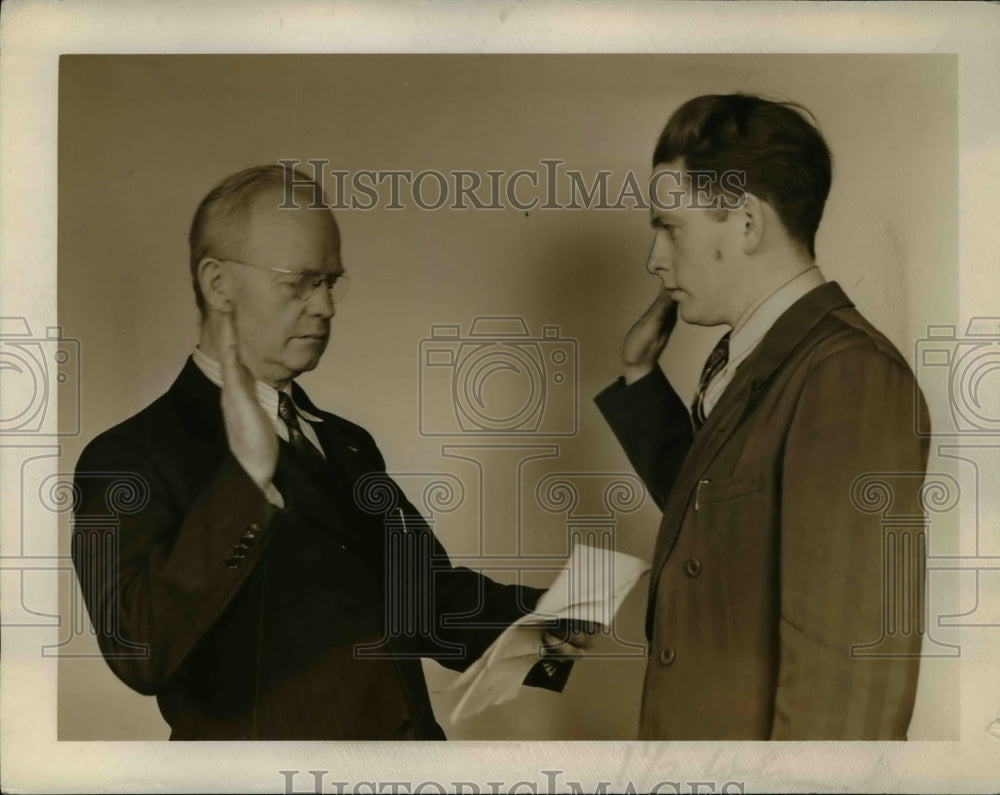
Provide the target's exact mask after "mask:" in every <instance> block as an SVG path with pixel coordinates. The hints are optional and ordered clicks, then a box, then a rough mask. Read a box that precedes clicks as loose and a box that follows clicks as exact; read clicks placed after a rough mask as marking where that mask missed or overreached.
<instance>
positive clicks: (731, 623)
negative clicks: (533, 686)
mask: <svg viewBox="0 0 1000 795" xmlns="http://www.w3.org/2000/svg"><path fill="white" fill-rule="evenodd" d="M597 405H598V406H599V407H600V409H601V411H602V412H603V414H604V416H605V417H606V419H607V420H608V422H609V423H610V425H611V427H612V429H613V430H614V432H615V434H616V435H617V437H618V439H619V440H620V442H621V443H622V445H623V447H624V449H625V451H626V452H627V454H628V456H629V459H630V460H631V462H632V464H633V465H634V466H635V468H636V471H637V472H638V474H639V475H640V476H641V477H642V478H643V479H644V480H645V482H646V485H647V487H648V489H649V491H650V493H651V495H652V496H653V498H654V499H655V500H656V501H657V503H658V504H659V505H660V506H661V508H662V509H663V520H662V523H661V525H660V531H659V535H658V537H657V541H656V549H655V553H654V556H653V567H652V574H651V579H650V593H649V605H648V612H647V625H646V628H647V636H648V638H649V640H650V658H649V662H648V665H647V669H646V680H645V687H644V691H643V699H642V716H641V719H640V736H641V737H642V738H645V739H689V740H696V739H698V740H700V739H905V736H906V729H907V725H908V724H909V720H910V715H911V712H912V709H913V700H914V695H915V691H916V684H917V672H918V664H919V660H918V656H917V655H918V654H919V650H920V642H921V633H922V631H923V623H922V621H923V615H922V607H923V593H924V591H923V558H924V554H925V549H926V547H925V539H924V528H923V525H922V521H923V518H922V517H923V509H922V507H921V504H920V499H919V490H920V486H921V484H922V481H923V477H924V472H925V467H926V462H927V450H928V445H927V441H926V439H921V438H918V437H917V436H916V435H915V428H916V424H915V416H914V415H915V412H919V413H920V414H921V415H924V416H925V415H926V407H925V405H924V401H923V397H922V396H921V394H920V392H919V389H918V388H917V386H916V384H915V382H914V379H913V375H912V373H911V371H910V369H909V367H908V366H907V365H906V363H905V361H904V360H903V358H902V357H901V356H900V355H899V353H898V352H897V351H896V349H895V348H893V346H892V345H891V344H890V343H889V342H888V341H887V340H886V339H885V337H883V336H882V335H881V334H880V333H879V332H878V331H876V330H875V329H874V328H873V327H872V326H871V325H870V324H869V323H868V322H867V321H866V320H865V319H864V318H863V317H862V316H861V315H860V314H859V313H858V312H857V311H856V310H855V309H854V307H853V305H852V304H851V302H850V300H848V298H847V297H846V296H845V295H844V293H843V291H842V290H841V289H840V287H839V286H838V285H837V284H836V283H828V284H824V285H822V286H820V287H817V288H816V289H815V290H813V291H811V292H810V293H808V294H807V295H805V296H804V297H803V298H801V299H800V300H799V301H798V302H796V303H795V304H794V305H793V306H792V307H791V308H789V309H788V310H787V311H786V312H785V313H784V314H783V315H782V316H781V317H780V318H779V319H778V321H777V322H776V323H775V325H774V326H773V327H772V329H771V330H770V332H769V333H768V334H767V335H766V336H765V338H764V339H763V340H762V342H761V343H760V345H759V346H758V347H757V348H756V350H755V351H754V352H753V353H752V354H751V355H750V357H749V358H748V359H747V360H745V361H744V362H743V364H742V365H741V366H740V367H739V369H738V370H737V372H736V374H735V377H734V378H733V380H732V382H731V383H730V385H729V386H728V387H727V389H726V391H725V392H724V393H723V395H722V397H721V398H720V399H719V402H718V404H717V405H716V406H715V408H714V410H713V411H712V413H711V414H710V415H709V417H708V421H707V422H706V423H705V425H704V426H703V427H702V428H701V430H699V431H698V432H697V434H695V433H693V431H692V426H691V422H690V417H689V414H688V410H687V407H686V406H685V405H684V403H683V402H682V401H681V400H680V398H679V397H678V396H677V394H676V393H675V392H674V390H673V389H672V388H671V387H670V385H669V383H668V382H667V380H666V378H664V376H663V372H662V371H661V370H659V369H656V370H655V371H654V372H653V373H651V374H650V375H648V376H646V377H645V378H643V379H640V380H639V381H637V382H635V383H633V384H631V385H629V386H625V385H624V383H623V382H621V381H620V382H619V383H618V384H615V385H613V386H612V387H610V388H608V389H607V390H605V391H604V392H602V393H601V394H600V395H599V396H598V397H597ZM873 484H874V485H873ZM879 484H882V485H879ZM873 489H874V491H873ZM879 489H883V491H879ZM884 491H889V492H891V497H890V498H888V499H887V500H886V501H885V503H886V504H885V505H883V506H881V507H882V508H883V509H884V511H883V512H880V510H879V508H880V506H879V505H878V501H879V499H878V498H876V497H873V495H876V494H877V495H879V497H881V496H882V495H883V493H884ZM889 505H891V507H887V506H889ZM885 512H887V513H890V514H891V515H892V516H893V517H896V518H897V519H898V518H899V517H904V519H902V520H900V521H897V522H895V523H891V522H887V521H886V517H885V516H884V515H883V513H885ZM852 648H853V651H852Z"/></svg>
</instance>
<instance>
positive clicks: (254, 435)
mask: <svg viewBox="0 0 1000 795" xmlns="http://www.w3.org/2000/svg"><path fill="white" fill-rule="evenodd" d="M221 328H222V335H221V339H220V340H219V354H220V359H221V364H222V417H223V420H224V422H225V426H226V436H227V437H228V439H229V449H230V451H231V452H232V454H233V455H234V456H235V457H236V460H237V461H239V463H240V466H242V467H243V469H244V470H246V473H247V474H248V475H249V476H250V477H251V478H252V479H253V481H254V482H255V483H256V484H257V485H258V486H260V488H261V489H266V488H267V487H268V485H269V484H270V483H271V479H272V478H273V477H274V471H275V469H276V468H277V466H278V435H277V434H276V433H275V432H274V426H273V425H272V423H271V421H270V420H269V419H268V418H267V415H266V414H265V413H264V409H263V408H261V405H260V403H259V401H258V400H257V395H256V392H255V389H254V378H253V375H252V374H251V372H250V371H249V370H248V369H247V367H246V365H245V364H243V362H242V361H241V359H240V352H239V343H238V342H237V338H236V327H235V318H234V313H233V312H228V313H226V314H225V315H223V317H222V326H221Z"/></svg>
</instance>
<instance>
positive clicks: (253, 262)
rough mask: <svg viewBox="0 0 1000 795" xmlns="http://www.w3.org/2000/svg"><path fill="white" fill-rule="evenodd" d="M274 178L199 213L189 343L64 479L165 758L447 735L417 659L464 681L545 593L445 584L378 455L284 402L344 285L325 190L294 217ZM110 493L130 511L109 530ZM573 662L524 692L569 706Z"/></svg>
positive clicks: (101, 598)
mask: <svg viewBox="0 0 1000 795" xmlns="http://www.w3.org/2000/svg"><path fill="white" fill-rule="evenodd" d="M286 176H289V177H291V176H292V175H291V174H286V172H285V171H284V170H283V169H282V168H281V167H278V166H263V167H258V168H251V169H248V170H246V171H242V172H240V173H238V174H234V175H232V176H230V177H228V178H227V179H225V180H223V181H222V182H221V183H220V184H219V185H218V186H217V187H216V188H215V189H214V190H212V191H211V192H210V193H209V194H208V195H207V196H206V197H205V199H204V200H203V201H202V202H201V205H200V206H199V207H198V210H197V212H196V214H195V217H194V221H193V223H192V226H191V234H190V244H191V276H192V280H193V283H194V290H195V296H196V299H197V302H198V306H199V308H200V310H201V316H202V323H201V336H200V339H199V341H198V345H197V347H196V348H195V350H194V351H193V353H192V355H191V357H190V358H189V359H188V360H187V362H186V364H185V365H184V367H183V369H182V370H181V372H180V375H179V376H178V377H177V379H176V381H175V382H174V384H173V386H171V387H170V389H169V390H168V391H167V392H166V394H164V395H163V396H162V397H160V398H159V399H158V400H156V401H155V402H154V403H153V404H152V405H150V406H149V407H147V408H146V409H144V410H143V411H141V412H140V413H139V414H137V415H136V416H134V417H132V418H131V419H128V420H126V421H125V422H123V423H122V424H120V425H118V426H116V427H114V428H112V429H111V430H109V431H106V432H105V433H103V434H101V435H100V436H98V437H97V438H96V439H95V440H94V441H92V442H91V443H90V444H89V445H88V446H87V448H86V449H85V450H84V452H83V454H82V456H81V458H80V461H79V464H78V466H77V473H76V486H77V490H78V493H79V502H78V505H77V509H76V512H75V519H76V522H75V529H74V539H73V555H74V561H75V563H76V567H77V572H78V574H79V579H80V582H81V586H82V589H83V594H84V598H85V600H86V603H87V605H88V609H89V611H90V614H91V618H92V621H93V623H94V626H95V628H96V630H97V635H98V641H99V643H100V647H101V650H102V652H103V653H104V655H105V658H106V659H107V661H108V664H109V665H110V666H111V668H112V670H113V671H114V672H115V673H116V674H117V675H118V677H119V678H120V679H121V680H122V681H123V682H125V683H126V684H127V685H128V686H129V687H131V688H133V689H135V690H137V691H139V692H140V693H144V694H150V695H155V696H156V698H157V701H158V704H159V707H160V711H161V712H162V714H163V717H164V718H165V719H166V721H167V723H169V724H170V727H171V739H198V740H208V739H217V740H242V739H289V740H304V739H325V740H332V739H427V738H430V739H435V738H443V736H444V735H443V733H442V732H441V729H440V728H439V726H438V725H437V723H436V722H435V720H434V715H433V712H432V710H431V705H430V701H429V698H428V694H427V688H426V685H425V683H424V678H423V674H422V670H421V667H420V659H419V658H420V657H421V656H425V657H433V658H436V659H438V660H439V661H440V662H441V663H442V664H443V665H446V666H448V667H451V668H455V669H462V668H464V667H466V666H467V665H468V664H469V663H470V662H471V661H472V660H474V659H476V658H477V657H478V656H479V655H481V654H482V652H483V651H484V650H485V649H486V647H487V646H488V645H489V644H490V643H491V642H492V641H493V640H494V638H496V636H497V635H498V634H499V633H500V632H501V631H502V630H503V628H504V627H506V626H507V625H509V624H510V623H511V622H512V621H513V620H515V619H516V618H517V617H518V616H520V615H522V614H524V613H525V612H527V611H529V610H530V609H531V608H532V607H533V605H534V603H535V602H536V601H537V599H538V596H539V595H540V594H539V592H538V591H535V590H532V589H527V588H523V587H517V586H505V585H500V584H497V583H495V582H492V581H491V580H489V579H487V578H486V577H483V576H481V575H479V574H478V573H475V572H472V571H470V570H468V569H464V568H455V567H452V566H451V564H450V563H449V561H448V558H447V556H446V554H445V551H444V550H443V549H442V547H441V545H440V544H439V543H438V541H437V539H436V538H435V537H434V535H433V534H432V532H431V531H430V529H429V528H428V527H427V525H426V524H425V523H424V522H423V521H422V520H421V518H420V515H419V514H418V513H417V511H416V510H415V509H414V508H413V506H412V505H410V503H409V502H407V500H406V498H405V497H404V496H403V495H402V493H400V491H399V489H398V487H396V485H395V484H394V483H393V482H392V481H391V480H389V479H388V478H387V477H385V476H384V472H385V465H384V462H383V460H382V456H381V455H380V453H379V451H378V449H377V447H376V446H375V443H374V441H373V440H372V437H371V436H370V435H369V434H368V433H367V432H366V431H365V430H364V429H363V428H360V427H358V426H357V425H354V424H353V423H350V422H348V421H347V420H344V419H342V418H340V417H337V416H335V415H333V414H330V413H328V412H325V411H323V410H321V409H319V408H317V407H316V406H315V405H313V404H312V402H310V400H309V399H308V397H307V396H306V394H305V393H304V392H303V391H302V389H301V388H300V387H299V386H298V385H297V384H296V383H295V381H294V379H295V377H296V376H298V375H299V374H300V373H303V372H305V371H307V370H311V369H313V368H314V367H316V365H317V363H318V362H319V360H320V357H321V356H322V354H323V351H324V350H325V348H326V345H327V341H328V339H329V334H330V320H331V318H332V317H333V315H334V311H335V300H336V298H337V296H338V294H339V293H341V292H342V290H343V286H344V283H345V274H344V267H343V264H342V262H341V258H340V233H339V230H338V227H337V223H336V221H335V220H334V218H333V215H332V214H331V213H330V212H329V211H328V210H327V209H315V207H316V203H315V202H314V201H313V199H314V196H313V195H311V194H312V191H313V190H316V191H319V192H320V193H321V190H320V188H319V186H318V185H315V184H312V185H310V184H309V182H308V179H307V178H306V177H304V176H303V175H302V174H300V173H295V174H294V180H291V181H290V182H289V186H291V185H293V184H294V185H295V186H296V187H295V192H294V193H293V198H294V197H296V196H297V197H298V198H299V199H300V201H298V202H296V201H294V200H293V201H291V202H289V201H288V196H287V195H286V194H285V188H286V183H285V177H286ZM299 194H304V195H299ZM380 473H381V477H380ZM372 478H375V480H376V481H379V480H380V481H381V482H378V483H373V480H372ZM122 482H127V483H129V484H132V485H133V486H135V487H136V489H137V492H136V494H135V496H136V501H135V503H134V504H133V505H131V506H129V509H128V510H125V511H122V512H121V513H120V515H119V517H118V521H117V524H115V525H111V524H109V523H108V522H106V521H104V522H102V521H101V517H103V516H106V514H107V512H108V506H107V502H108V500H109V495H112V494H114V493H115V489H116V484H118V483H122ZM136 484H138V485H137V486H136ZM366 487H370V488H369V491H366ZM449 617H450V618H449ZM574 641H575V642H580V643H582V640H581V638H579V637H576V638H574ZM568 665H569V663H568V662H558V663H556V662H551V661H544V662H543V663H540V664H539V665H538V666H536V667H535V668H534V669H533V670H532V672H531V674H529V677H528V679H527V680H526V682H527V683H529V684H539V685H541V686H544V687H548V688H551V689H556V690H558V689H561V688H562V686H563V683H564V681H565V678H566V676H567V675H568Z"/></svg>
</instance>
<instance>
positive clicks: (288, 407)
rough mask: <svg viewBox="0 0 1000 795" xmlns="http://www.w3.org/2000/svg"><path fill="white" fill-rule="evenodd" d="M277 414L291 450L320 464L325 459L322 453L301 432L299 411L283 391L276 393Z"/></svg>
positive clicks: (311, 461)
mask: <svg viewBox="0 0 1000 795" xmlns="http://www.w3.org/2000/svg"><path fill="white" fill-rule="evenodd" d="M278 416H279V417H281V421H282V422H284V423H285V427H287V428H288V443H289V444H290V445H291V447H292V450H294V451H295V452H296V453H298V454H299V455H300V456H301V457H302V458H305V459H306V460H308V461H309V462H310V463H313V464H316V463H320V464H322V463H323V462H324V460H325V459H324V458H323V454H322V453H321V452H320V451H319V450H318V449H316V445H314V444H313V443H312V442H310V441H309V439H308V438H307V437H306V435H305V434H304V433H302V426H301V425H299V413H298V412H297V411H296V410H295V404H294V403H292V399H291V398H290V397H289V396H288V395H286V394H285V393H284V392H279V393H278Z"/></svg>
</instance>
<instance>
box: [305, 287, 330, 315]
mask: <svg viewBox="0 0 1000 795" xmlns="http://www.w3.org/2000/svg"><path fill="white" fill-rule="evenodd" d="M307 307H308V309H309V313H310V314H313V315H318V316H319V317H323V318H331V317H333V316H334V315H335V314H336V313H337V307H336V305H335V304H334V303H333V296H332V295H330V291H329V290H328V289H327V288H326V287H320V288H319V289H318V290H316V292H315V293H313V294H312V295H311V296H310V297H309V303H308V304H307Z"/></svg>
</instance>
